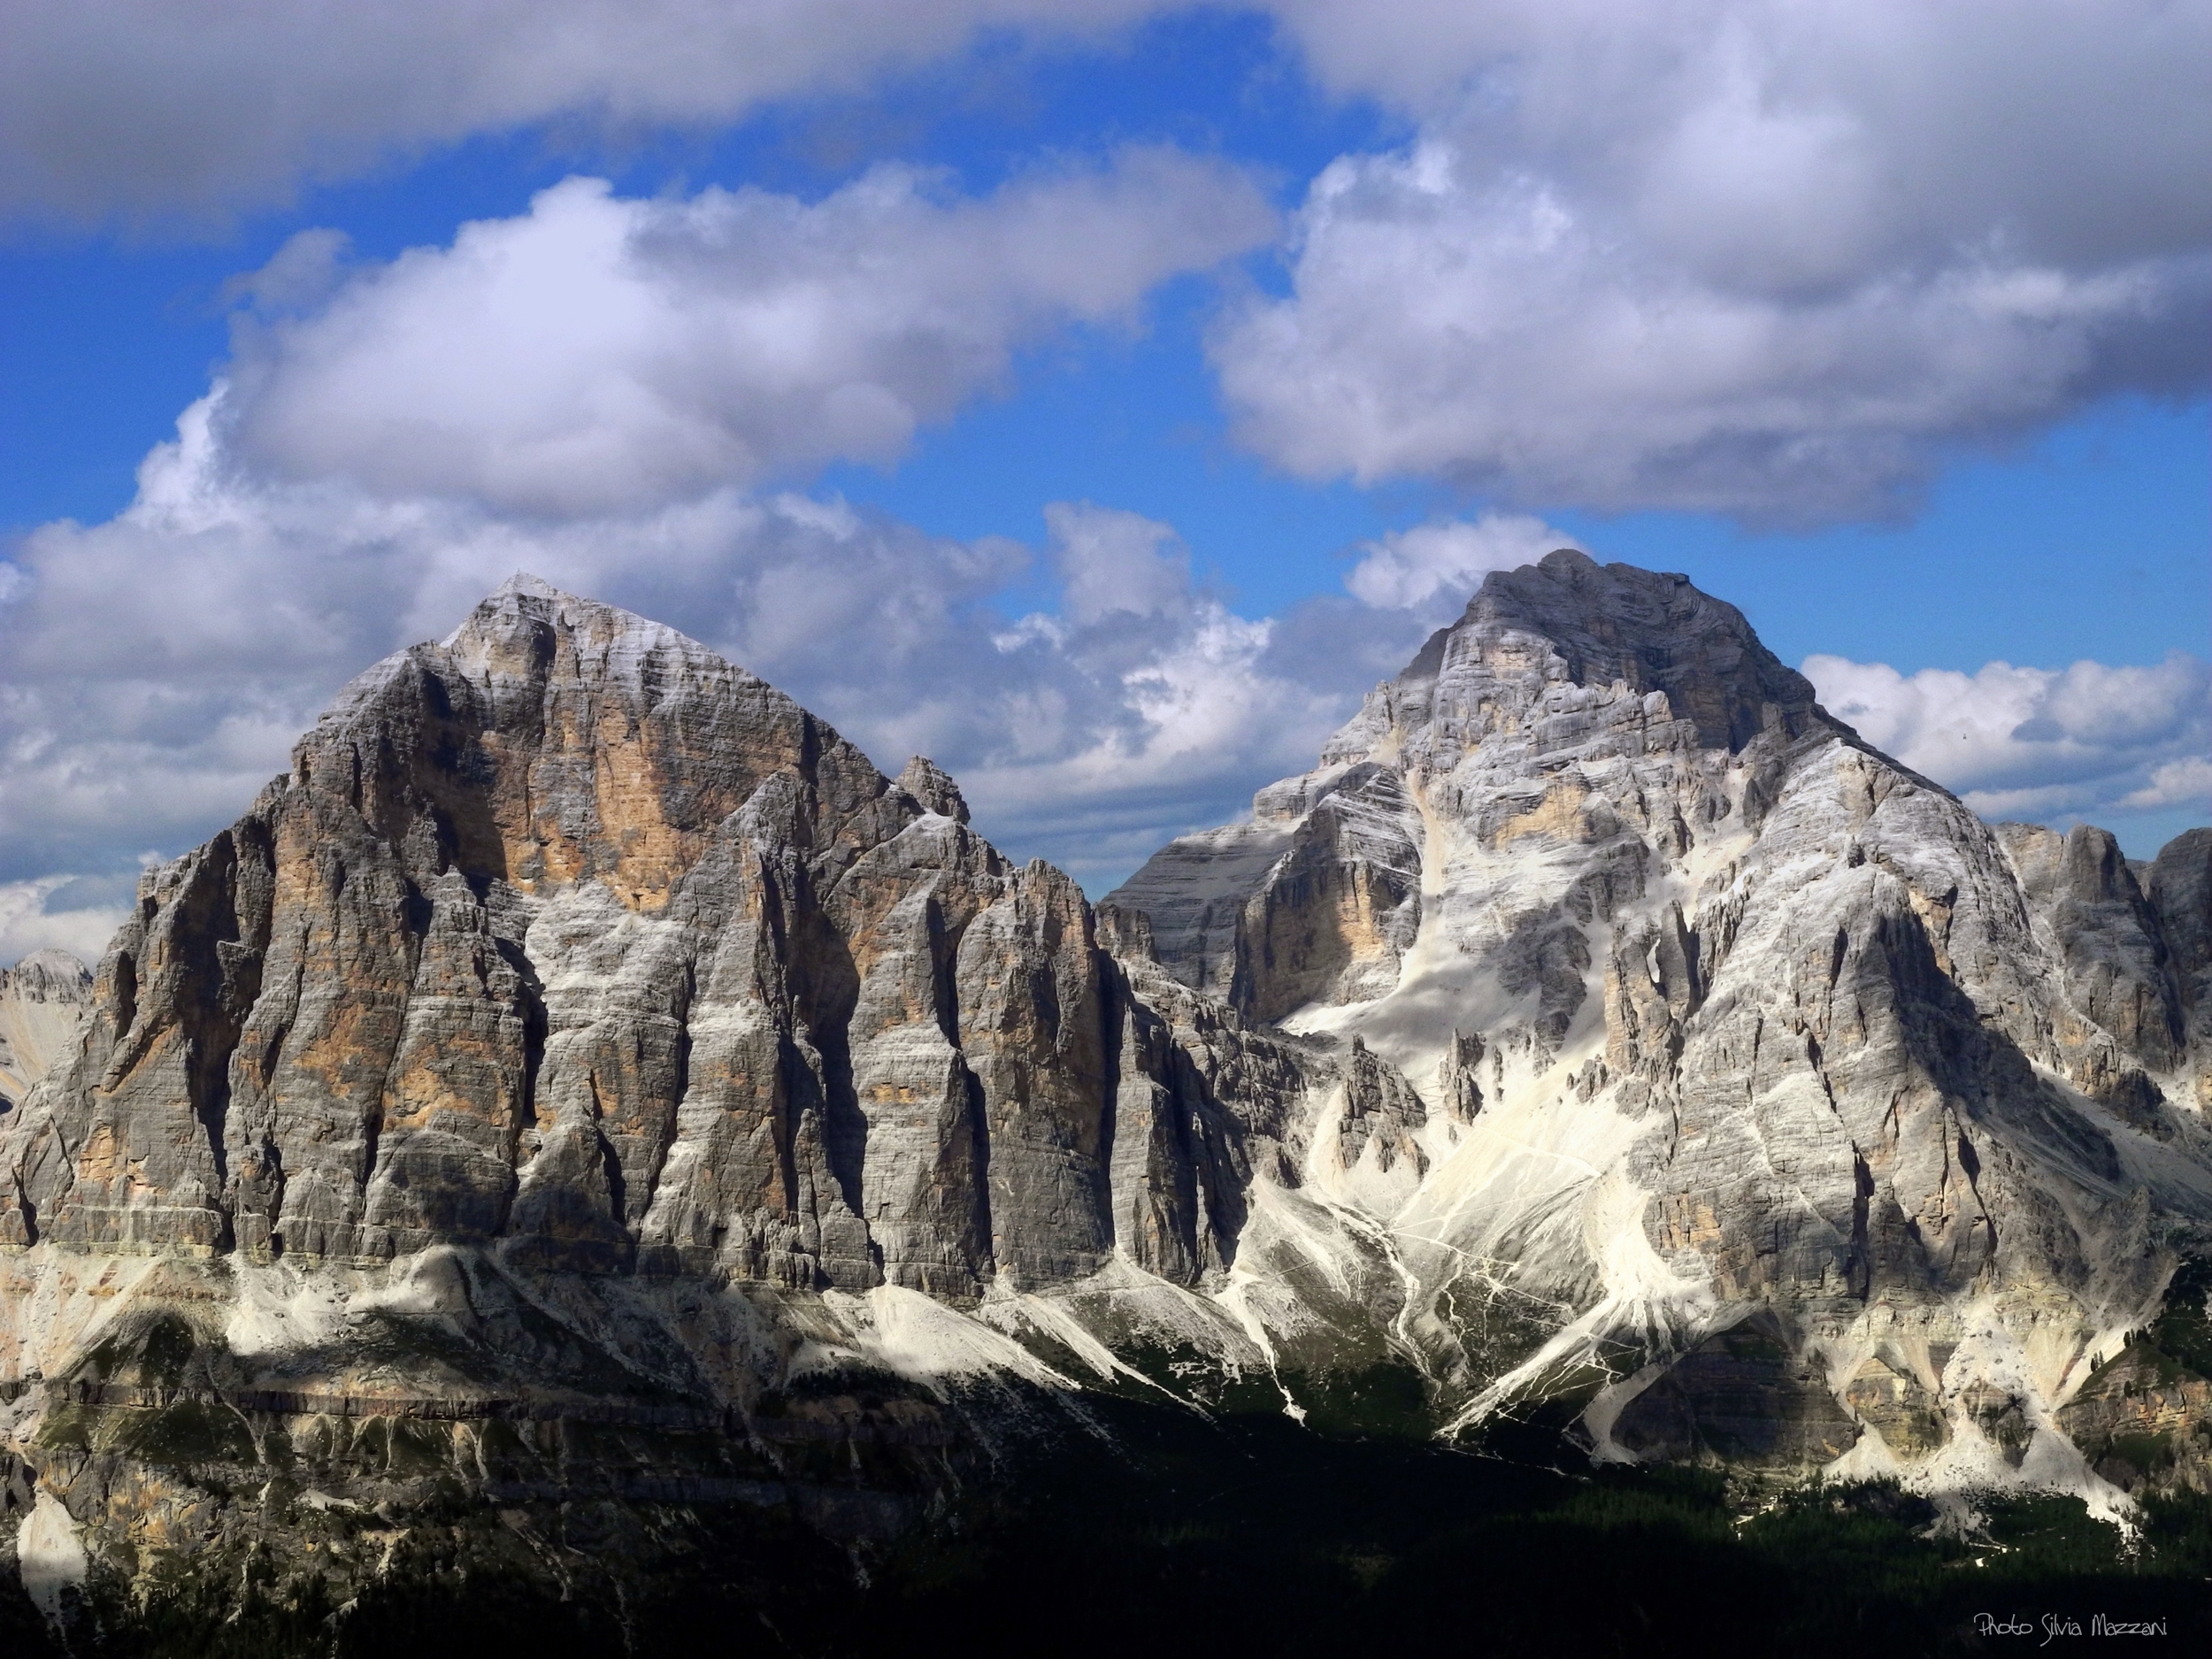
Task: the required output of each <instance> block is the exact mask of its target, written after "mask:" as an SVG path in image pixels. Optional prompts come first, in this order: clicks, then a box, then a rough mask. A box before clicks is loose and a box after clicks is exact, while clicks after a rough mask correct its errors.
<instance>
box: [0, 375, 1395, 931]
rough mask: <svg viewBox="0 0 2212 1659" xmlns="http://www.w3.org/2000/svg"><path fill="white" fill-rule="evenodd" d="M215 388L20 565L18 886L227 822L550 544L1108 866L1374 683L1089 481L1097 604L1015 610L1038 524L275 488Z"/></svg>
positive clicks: (132, 859) (1079, 532) (994, 829)
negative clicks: (568, 514) (1204, 575)
mask: <svg viewBox="0 0 2212 1659" xmlns="http://www.w3.org/2000/svg"><path fill="white" fill-rule="evenodd" d="M205 412H206V411H205V409H204V407H202V406H196V409H195V411H193V412H192V414H190V415H189V416H188V418H187V419H186V420H185V421H183V422H182V423H180V437H179V439H178V441H177V442H175V443H173V444H170V445H165V446H163V447H162V448H161V449H158V450H157V451H156V452H155V454H154V455H152V456H151V457H149V459H148V461H147V463H146V465H145V466H144V468H143V469H142V480H141V490H140V495H139V499H138V501H137V502H136V503H135V504H134V506H133V507H132V508H131V509H130V510H129V511H127V512H126V513H124V514H122V515H120V516H119V517H118V518H115V519H113V520H111V521H110V522H108V523H106V524H103V525H96V526H77V525H74V524H68V523H63V524H55V525H49V526H43V527H42V528H41V529H39V530H37V531H35V532H34V533H32V534H30V535H29V536H27V537H26V538H25V539H24V540H23V541H22V542H21V543H20V544H19V547H18V549H16V553H15V563H14V564H13V565H7V566H0V569H7V570H12V572H14V573H15V582H14V588H15V593H14V597H13V599H12V602H11V603H7V604H6V605H4V606H0V661H4V662H5V664H6V665H7V667H6V673H5V677H4V681H0V881H12V882H17V883H21V882H25V881H31V882H37V881H41V880H45V879H50V878H51V877H53V876H54V875H55V874H56V872H89V873H92V874H96V875H103V874H112V873H113V872H122V871H127V870H134V869H135V867H136V866H137V864H139V862H140V861H141V859H142V856H156V855H158V856H171V855H173V854H175V853H177V852H179V851H181V850H183V849H185V848H186V847H188V846H190V845H192V844H194V843H196V841H200V840H202V839H204V837H205V836H207V835H208V834H210V833H212V832H213V831H214V830H216V829H217V828H219V827H220V826H222V825H224V824H226V823H227V822H229V821H230V820H231V819H232V818H234V817H235V816H236V815H237V814H238V813H239V812H240V811H242V810H243V809H244V808H245V806H246V805H247V804H248V803H250V801H251V800H252V798H253V796H254V795H255V794H256V793H257V791H258V789H259V788H260V787H261V785H262V784H263V783H264V782H265V780H267V779H268V778H269V777H270V776H271V775H273V773H275V772H278V771H280V770H281V769H282V767H283V765H284V764H285V760H286V757H287V755H288V751H289V748H290V745H291V743H292V741H294V739H295V737H296V735H297V733H299V732H301V731H302V730H303V729H304V728H305V727H306V726H308V725H309V724H311V721H312V719H313V717H314V715H315V713H316V712H317V710H319V709H320V708H321V707H322V706H323V705H324V704H325V703H326V702H327V701H328V699H329V697H330V696H331V695H332V694H333V693H334V691H335V690H336V688H337V687H338V685H339V684H340V683H341V682H342V680H345V679H347V678H349V677H350V676H351V675H352V674H353V673H355V672H358V671H359V670H360V669H362V668H364V667H365V666H366V665H367V664H370V663H371V662H373V661H374V660H376V659H377V658H378V657H381V656H383V655H385V654H386V653H388V652H389V651H391V650H393V649H396V648H398V647H400V646H402V645H404V644H406V643H408V642H410V641H415V640H419V639H424V638H433V637H437V636H439V635H442V634H445V633H446V632H448V631H449V629H450V628H451V627H452V626H454V624H455V622H456V621H457V619H458V618H460V617H461V616H463V615H464V614H465V612H466V611H467V610H468V609H469V607H470V606H472V604H473V603H475V602H476V600H477V599H479V598H480V597H481V596H482V595H483V594H484V593H486V592H488V590H489V589H490V588H493V587H495V585H496V584H497V583H498V582H499V581H501V580H503V579H504V578H505V577H506V576H507V575H508V574H510V573H511V572H513V571H515V570H516V569H518V568H526V569H530V570H533V571H535V572H538V573H540V574H541V575H543V576H545V577H546V578H548V579H549V580H552V581H555V582H557V583H558V584H560V585H562V586H564V587H565V588H570V589H572V590H573V591H577V592H580V593H586V594H590V595H595V596H599V597H603V598H605V599H608V600H611V601H612V602H614V603H619V604H624V605H626V606H628V607H630V608H631V609H633V610H635V611H640V612H641V613H643V614H645V615H648V616H651V617H654V618H660V619H663V620H665V621H668V622H670V623H672V624H673V625H674V626H678V627H680V628H682V629H683V630H685V631H686V632H687V633H689V634H693V635H694V636H695V637H696V638H699V639H702V640H703V641H707V642H708V643H710V644H711V645H713V646H714V647H716V648H717V649H719V650H721V651H723V652H724V653H725V654H726V655H727V656H729V657H732V658H733V660H735V661H738V662H741V663H743V664H745V665H746V666H748V667H749V668H751V669H753V670H754V671H755V672H758V673H760V674H762V675H763V676H764V678H766V679H767V680H770V681H771V682H772V683H773V684H775V685H778V686H780V687H782V688H783V689H785V690H787V691H788V692H789V693H791V694H792V695H794V696H796V697H797V698H799V699H800V701H801V702H803V703H805V704H806V705H807V706H808V707H810V708H811V709H813V710H816V711H817V712H818V713H819V714H821V715H822V716H823V717H824V718H826V719H828V720H830V721H832V722H833V724H835V725H836V726H839V728H840V729H841V730H842V731H844V732H845V733H847V735H849V736H850V737H852V738H853V739H854V740H855V741H857V742H859V743H860V744H861V745H862V746H863V747H864V749H867V751H868V752H869V753H870V754H871V755H872V756H873V757H875V758H876V759H877V760H878V761H879V763H881V764H883V765H885V766H886V767H887V769H889V770H892V771H895V770H896V769H897V768H898V767H899V766H900V764H902V763H903V761H904V759H905V757H907V756H908V755H909V754H915V753H920V754H927V755H930V756H932V757H934V758H935V759H937V760H938V761H939V762H940V764H943V765H945V766H947V767H948V768H949V769H950V770H951V771H952V772H954V773H955V775H956V776H957V777H958V778H960V780H962V782H963V784H964V787H966V789H967V790H968V792H969V795H970V799H971V801H972V803H973V804H974V806H975V808H976V811H977V818H978V823H979V826H980V827H981V828H982V829H983V830H984V831H985V833H988V834H991V835H992V836H993V837H994V838H995V839H997V840H999V841H1001V843H1002V845H1004V846H1006V847H1007V849H1009V850H1010V852H1012V853H1014V854H1015V855H1017V856H1024V857H1026V856H1033V855H1041V856H1048V857H1050V858H1052V859H1054V861H1055V862H1057V863H1060V864H1063V865H1064V866H1065V867H1068V868H1070V869H1071V870H1072V872H1074V873H1075V874H1077V875H1078V876H1079V878H1083V879H1087V880H1089V881H1090V882H1092V884H1093V885H1094V887H1095V886H1097V885H1098V884H1099V883H1100V882H1102V881H1103V882H1107V883H1110V882H1111V881H1112V880H1114V879H1118V877H1119V876H1120V875H1121V874H1123V873H1125V872H1126V871H1127V870H1128V869H1130V868H1132V867H1133V866H1134V865H1135V864H1137V863H1139V862H1141V859H1142V858H1143V857H1144V856H1146V855H1147V854H1148V853H1149V852H1150V851H1151V850H1152V849H1154V848H1155V847H1156V846H1157V845H1159V844H1160V843H1161V842H1162V841H1164V840H1166V839H1167V838H1168V837H1169V836H1171V835H1172V834H1174V833H1179V832H1180V831H1182V830H1184V829H1187V828H1190V827H1194V826H1198V825H1201V824H1207V823H1214V822H1218V821H1220V820H1222V819H1224V818H1228V817H1231V816H1233V815H1234V814H1235V812H1236V811H1238V810H1240V808H1241V807H1242V806H1243V804H1244V803H1245V802H1246V801H1247V800H1248V797H1249V795H1250V793H1251V791H1252V790H1253V789H1254V788H1256V787H1258V786H1259V785H1260V784H1262V783H1265V782H1267V781H1270V780H1272V779H1274V778H1276V777H1278V776H1280V775H1281V774H1282V773H1284V772H1288V771H1292V770H1295V769H1297V768H1299V767H1302V766H1303V765H1305V764H1309V763H1310V758H1311V755H1312V752H1313V750H1314V749H1316V748H1317V745H1318V744H1319V742H1320V741H1321V739H1322V738H1323V736H1325V733H1327V731H1328V730H1329V729H1330V728H1331V727H1332V726H1333V725H1334V724H1335V723H1336V722H1337V721H1339V720H1340V719H1341V718H1343V717H1344V716H1345V715H1346V714H1348V712H1349V711H1350V709H1351V708H1352V707H1353V706H1354V704H1355V703H1356V697H1357V695H1358V694H1359V693H1360V692H1361V691H1363V690H1364V688H1365V684H1366V681H1367V680H1368V679H1369V678H1371V675H1370V674H1369V673H1368V672H1367V664H1365V663H1364V662H1362V661H1354V660H1350V659H1342V658H1341V657H1340V660H1337V661H1334V662H1324V663H1323V664H1322V672H1321V674H1320V676H1319V678H1318V680H1310V679H1309V678H1308V677H1307V674H1306V672H1305V667H1304V665H1303V664H1299V665H1296V666H1294V667H1293V668H1290V669H1286V668H1285V667H1284V666H1283V665H1282V664H1279V663H1277V662H1274V661H1271V653H1272V652H1274V651H1275V650H1276V647H1275V644H1274V638H1275V634H1276V626H1275V625H1274V624H1273V623H1271V622H1268V621H1251V620H1248V619H1246V618H1240V617H1237V616H1235V615H1233V613H1231V612H1229V611H1227V610H1226V609H1225V607H1224V606H1222V605H1221V604H1220V603H1218V602H1217V601H1216V600H1213V599H1211V598H1209V597H1207V596H1205V595H1202V594H1200V593H1198V592H1196V591H1194V588H1193V587H1192V585H1191V582H1190V578H1189V573H1188V559H1187V554H1186V553H1185V552H1184V550H1183V549H1182V547H1181V544H1180V542H1179V540H1178V539H1177V538H1176V537H1175V535H1174V534H1173V532H1172V530H1171V529H1170V528H1169V527H1168V526H1164V525H1159V524H1156V523H1155V522H1153V521H1149V520H1146V519H1142V518H1138V517H1136V516H1135V515H1133V514H1126V513H1120V512H1117V511H1112V510H1110V509H1104V508H1100V507H1096V506H1094V505H1091V504H1088V503H1084V504H1079V505H1078V504H1066V503H1060V504H1056V505H1055V506H1054V507H1052V508H1051V509H1050V510H1049V512H1048V520H1049V525H1050V528H1051V532H1052V536H1051V542H1050V549H1049V551H1050V555H1051V557H1052V559H1053V561H1054V563H1055V565H1056V567H1057V568H1058V570H1059V572H1060V573H1061V575H1062V576H1063V579H1064V581H1065V583H1066V586H1067V595H1068V596H1067V598H1066V599H1065V600H1064V602H1063V603H1061V604H1060V606H1058V607H1057V608H1056V610H1055V611H1051V612H1048V613H1045V614H1043V615H1041V616H1039V617H1036V618H1026V619H1025V620H1024V621H1023V622H1022V623H1018V624H1015V623H1010V621H1009V619H1008V618H1005V617H1003V616H1002V615H1001V614H999V613H998V612H997V611H995V610H994V609H993V608H992V607H991V604H990V603H989V602H990V598H991V595H994V594H995V593H997V592H998V591H999V590H1001V589H1002V588H1005V587H1006V586H1007V584H1008V583H1009V582H1010V581H1011V580H1013V579H1015V578H1016V577H1017V576H1018V575H1019V574H1020V573H1021V572H1022V571H1023V570H1024V568H1025V565H1027V564H1028V562H1029V560H1030V557H1031V555H1030V553H1029V551H1028V549H1025V548H1023V547H1022V546H1020V545H1019V544H1018V543H1015V542H1011V541H1003V540H996V539H986V540H982V541H972V542H970V541H951V540H946V539H942V538H935V537H931V536H927V535H925V534H922V533H920V532H919V531H918V530H915V529H913V528H912V527H910V526H905V525H902V524H898V523H896V522H895V521H891V520H888V519H887V518H883V517H881V516H880V515H877V514H873V513H871V512H867V511H862V510H859V509H856V508H854V507H852V506H850V505H849V504H847V503H842V502H841V501H837V500H820V499H815V498H810V497H808V496H804V495H790V494H784V495H771V496H767V497H765V498H760V497H754V496H750V495H746V494H744V493H743V492H741V491H737V490H733V489H723V490H718V491H713V492H710V493H709V494H707V495H703V496H699V497H696V498H694V499H691V500H687V501H680V502H676V503H665V504H658V505H654V506H650V507H647V508H641V509H637V510H634V511H621V512H613V513H602V514H595V515H590V516H583V517H577V518H568V519H564V520H559V521H531V520H524V519H519V518H514V517H511V516H508V515H503V514H501V513H499V512H497V511H493V510H491V509H488V508H486V507H484V506H483V505H481V504H480V503H471V502H465V501H452V500H435V499H403V500H384V499H380V498H377V497H373V496H370V495H365V494H364V493H362V492H359V491H357V490H354V489H350V488H345V487H342V486H337V485H330V484H312V485H310V484H296V483H288V482H281V481H271V480H266V479H259V478H256V477H255V476H253V475H252V474H250V472H246V471H245V470H244V469H242V468H241V467H239V466H238V465H236V464H235V462H234V460H233V459H232V457H230V456H229V455H228V454H227V452H226V450H225V449H224V448H223V445H222V434H221V428H220V426H219V425H211V424H210V423H209V422H208V420H207V419H205V418H204V417H205ZM1347 667H1348V668H1349V671H1350V673H1351V675H1352V676H1353V678H1349V679H1348V677H1347ZM25 890H26V891H27V889H25ZM84 890H86V889H83V888H82V887H80V888H78V889H76V891H79V892H82V891H84ZM19 908H21V907H19ZM79 908H82V907H79ZM40 918H44V919H40ZM106 919H107V916H106V912H105V911H103V912H102V914H101V915H100V916H99V917H98V918H92V919H89V920H88V919H86V918H77V919H75V920H70V921H65V922H58V921H55V920H54V919H53V918H50V917H45V913H44V912H43V911H34V910H27V909H25V910H23V911H22V917H21V918H19V923H18V924H12V926H14V927H15V932H14V933H10V934H8V935H7V937H8V938H10V939H15V938H17V937H18V936H20V937H21V938H26V939H35V940H38V941H44V940H46V939H48V938H49V937H50V936H53V937H61V935H60V934H56V933H54V930H55V929H56V928H68V927H74V928H76V929H77V932H76V933H74V934H70V935H68V938H70V939H77V940H78V941H80V942H81V937H82V936H84V935H85V934H86V933H88V931H90V932H96V931H98V927H99V926H105V924H106ZM96 924H97V925H96ZM42 929H43V930H45V931H43V932H42V931H40V930H42ZM26 930H28V931H26ZM65 942H66V941H65ZM28 948H30V947H29V946H26V947H25V949H28Z"/></svg>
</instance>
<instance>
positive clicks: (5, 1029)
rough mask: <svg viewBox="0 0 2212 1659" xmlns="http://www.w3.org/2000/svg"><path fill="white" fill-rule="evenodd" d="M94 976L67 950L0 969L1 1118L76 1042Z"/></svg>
mask: <svg viewBox="0 0 2212 1659" xmlns="http://www.w3.org/2000/svg"><path fill="white" fill-rule="evenodd" d="M91 990H92V976H91V975H90V974H88V973H87V972H85V966H84V964H83V963H81V962H80V961H78V960H77V959H76V957H74V956H71V955H70V954H69V953H68V952H67V951H65V950H35V951H33V952H32V953H31V954H30V955H29V956H26V957H24V958H23V960H22V961H20V962H19V963H18V964H16V965H15V966H14V967H12V968H0V1112H4V1111H7V1110H10V1109H12V1107H14V1106H15V1105H16V1104H17V1103H18V1102H20V1101H21V1100H22V1099H23V1097H24V1096H25V1095H26V1094H29V1093H30V1092H31V1086H32V1085H33V1084H35V1083H36V1082H37V1081H38V1080H39V1079H41V1078H42V1077H44V1076H45V1075H46V1074H47V1072H49V1071H51V1070H53V1068H54V1064H55V1063H56V1062H57V1061H58V1060H59V1059H61V1058H62V1056H64V1055H65V1053H66V1052H67V1051H68V1049H69V1048H70V1046H71V1044H73V1042H74V1041H76V1038H77V1030H78V1026H79V1025H80V1024H81V1021H82V1018H83V1016H84V1010H85V1005H86V1003H87V1002H89V1001H90V999H91Z"/></svg>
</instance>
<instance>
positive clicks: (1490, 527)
mask: <svg viewBox="0 0 2212 1659" xmlns="http://www.w3.org/2000/svg"><path fill="white" fill-rule="evenodd" d="M1579 545H1580V544H1579V543H1578V541H1576V540H1575V538H1574V537H1572V536H1571V535H1567V534H1563V532H1561V531H1557V530H1555V529H1553V528H1552V527H1551V526H1549V525H1548V524H1546V523H1545V522H1544V521H1543V520H1542V519H1540V518H1528V517H1526V516H1525V515H1522V514H1517V513H1486V514H1484V515H1483V516H1482V517H1481V518H1475V519H1466V518H1449V519H1437V520H1433V521H1432V522H1430V523H1428V524H1422V525H1416V526H1413V527H1412V528H1411V529H1408V530H1393V531H1391V532H1390V533H1389V534H1386V535H1385V536H1382V537H1380V538H1379V539H1378V540H1376V541H1367V542H1363V543H1362V544H1361V548H1360V551H1361V553H1362V555H1363V557H1361V559H1360V562H1359V563H1358V564H1357V565H1354V566H1353V567H1352V570H1351V573H1350V574H1348V576H1346V577H1345V579H1344V585H1345V587H1347V588H1350V589H1351V591H1352V595H1353V597H1355V598H1356V599H1357V600H1359V601H1360V603H1363V604H1367V605H1373V606H1377V607H1390V606H1396V607H1401V608H1403V609H1408V610H1417V611H1420V612H1421V614H1422V615H1423V616H1424V617H1428V616H1432V615H1433V617H1434V618H1435V619H1436V620H1437V621H1439V622H1443V621H1448V620H1449V619H1450V618H1451V617H1452V616H1455V615H1456V614H1457V613H1458V611H1459V610H1460V608H1461V607H1462V606H1463V605H1464V604H1465V603H1467V599H1468V597H1469V595H1471V593H1472V592H1473V590H1474V589H1475V588H1478V587H1479V586H1480V585H1481V581H1482V578H1483V577H1484V576H1486V575H1487V574H1488V573H1489V572H1492V571H1509V570H1513V569H1516V568H1517V567H1518V566H1520V565H1533V564H1534V563H1535V562H1536V561H1537V560H1539V559H1540V558H1542V557H1544V555H1545V554H1547V553H1549V552H1552V551H1554V550H1555V549H1559V548H1563V547H1577V546H1579Z"/></svg>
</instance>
